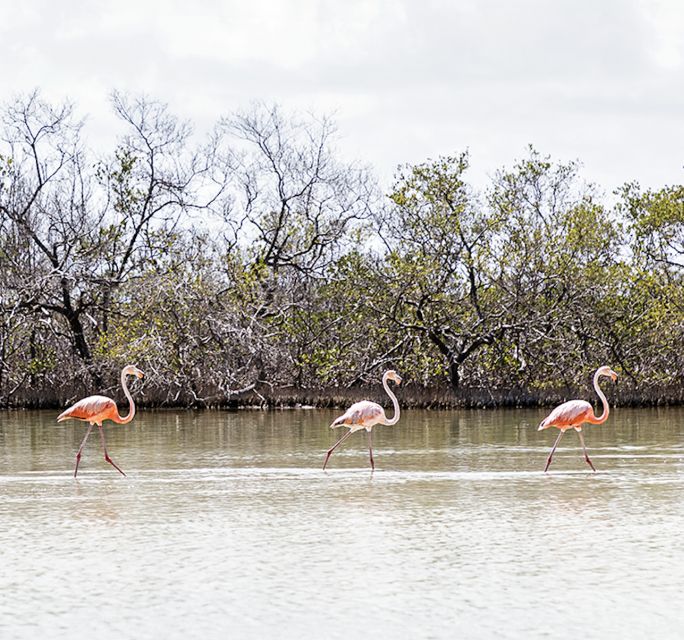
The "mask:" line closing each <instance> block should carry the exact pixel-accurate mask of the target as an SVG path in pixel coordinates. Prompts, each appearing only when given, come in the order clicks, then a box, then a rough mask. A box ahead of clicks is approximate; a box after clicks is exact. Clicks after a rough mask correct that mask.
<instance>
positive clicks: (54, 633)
mask: <svg viewBox="0 0 684 640" xmlns="http://www.w3.org/2000/svg"><path fill="white" fill-rule="evenodd" d="M57 413H58V412H56V411H55V412H18V413H0V638H2V639H3V640H9V639H10V638H70V639H74V638H95V637H97V638H117V639H122V638H136V639H140V638H165V639H166V638H212V639H213V638H222V639H223V638H268V637H272V638H361V637H372V638H456V637H461V638H577V637H581V638H618V637H619V638H645V637H650V638H681V637H683V636H684V605H682V590H683V586H684V411H683V410H681V409H669V410H638V411H636V410H627V409H617V410H615V412H614V413H612V414H611V417H610V420H609V422H608V423H607V424H605V425H603V426H600V427H589V428H588V429H587V431H586V440H587V445H588V447H589V452H590V455H591V457H592V459H593V461H594V464H595V466H596V468H597V469H598V473H596V474H594V473H592V472H591V470H590V469H589V467H588V466H587V465H586V463H585V462H584V460H583V459H582V457H581V455H580V449H579V443H578V440H577V437H576V435H575V434H574V433H572V434H571V433H568V434H566V436H565V438H564V440H563V441H562V444H563V445H564V446H562V447H561V448H559V451H558V454H557V457H556V459H555V461H554V464H553V465H552V467H551V470H550V473H548V474H546V475H544V474H543V473H542V469H543V467H544V462H545V459H546V455H547V453H548V450H549V448H550V446H551V444H552V442H553V439H554V437H555V433H556V432H555V430H552V431H546V432H537V431H536V425H537V424H538V422H539V421H540V419H541V417H543V415H544V412H543V411H501V412H493V411H492V412H474V411H459V412H420V411H414V412H410V411H409V412H406V413H405V414H404V415H403V416H402V419H401V422H400V423H399V425H398V426H396V427H385V428H379V429H378V430H377V431H376V433H375V438H374V440H375V458H376V465H377V470H376V472H375V473H374V474H372V475H371V473H370V471H369V468H368V457H367V449H366V447H365V442H366V440H365V435H364V434H362V433H359V434H355V435H354V436H353V437H351V438H349V440H348V441H347V443H345V445H343V448H341V449H340V450H339V453H335V454H334V455H333V457H332V458H331V461H330V465H329V467H328V471H327V472H323V471H321V468H320V467H321V464H322V461H323V456H324V453H325V450H326V449H327V448H328V447H329V446H330V445H331V444H332V443H333V442H334V439H335V438H336V437H337V436H338V435H341V432H340V431H335V432H332V431H330V430H329V429H327V426H326V425H327V424H329V423H330V421H331V419H332V417H333V416H334V415H335V413H334V412H332V411H306V410H301V411H286V412H275V413H263V412H251V411H244V412H238V413H216V412H207V413H201V414H196V413H190V412H178V413H175V412H147V411H143V412H142V413H140V414H139V415H138V416H137V417H136V419H135V420H134V422H133V423H132V424H130V425H128V426H123V427H116V426H110V427H108V428H107V429H106V433H107V436H108V448H109V452H110V455H111V456H112V458H113V459H114V460H115V461H116V462H117V463H118V464H119V465H120V466H121V467H122V468H123V469H124V470H125V471H126V472H127V473H128V477H127V478H124V477H122V476H120V475H119V474H118V473H117V472H116V471H115V470H114V469H113V468H112V467H110V466H109V465H107V464H106V463H105V462H104V460H103V459H102V455H101V453H100V451H99V439H98V437H97V434H94V435H93V436H92V437H91V440H90V442H89V444H88V447H87V448H86V451H85V454H84V457H83V459H82V461H81V469H80V471H79V478H78V480H76V481H75V480H74V479H73V478H72V475H71V474H72V469H73V461H74V454H75V451H76V449H77V448H78V445H79V443H80V440H81V438H82V437H83V433H84V425H83V424H82V423H62V424H60V425H57V424H56V423H55V418H56V416H57Z"/></svg>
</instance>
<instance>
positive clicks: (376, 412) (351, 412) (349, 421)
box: [323, 369, 401, 470]
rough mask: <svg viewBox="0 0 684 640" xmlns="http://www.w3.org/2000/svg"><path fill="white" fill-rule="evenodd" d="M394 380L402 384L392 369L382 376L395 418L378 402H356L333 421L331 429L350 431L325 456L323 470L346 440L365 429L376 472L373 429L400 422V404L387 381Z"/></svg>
mask: <svg viewBox="0 0 684 640" xmlns="http://www.w3.org/2000/svg"><path fill="white" fill-rule="evenodd" d="M388 380H392V381H393V382H395V383H396V384H401V377H400V376H399V374H398V373H397V372H396V371H393V370H392V369H390V370H389V371H385V375H383V376H382V386H383V387H384V388H385V391H386V392H387V395H388V396H389V397H390V398H391V399H392V404H393V405H394V416H393V417H392V419H391V420H390V419H388V418H387V416H386V415H385V410H384V409H383V408H382V407H381V406H380V405H379V404H377V403H376V402H370V401H369V400H362V401H361V402H356V403H355V404H353V405H352V406H351V407H349V409H347V410H346V411H345V412H344V413H343V414H342V415H341V416H340V417H339V418H336V419H335V420H333V423H332V424H331V425H330V428H331V429H336V428H337V427H349V431H347V433H345V434H344V435H343V436H342V437H341V438H340V439H339V440H338V441H337V442H336V443H335V444H334V445H333V446H332V447H331V448H330V449H328V453H327V454H326V455H325V462H324V463H323V469H324V470H325V467H326V465H327V464H328V460H329V458H330V456H331V455H332V452H333V451H335V449H337V447H339V446H340V445H341V444H342V442H344V440H346V439H347V438H348V437H349V436H350V435H351V434H352V433H354V432H355V431H361V429H365V430H366V432H367V433H368V451H369V453H370V463H371V469H373V470H375V461H374V460H373V442H372V435H371V429H372V428H373V426H374V425H376V424H386V425H393V424H397V422H399V415H400V412H399V402H398V401H397V397H396V396H395V395H394V394H393V393H392V392H391V391H390V388H389V386H388V385H387V381H388Z"/></svg>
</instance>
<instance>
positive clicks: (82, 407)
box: [57, 396, 120, 424]
mask: <svg viewBox="0 0 684 640" xmlns="http://www.w3.org/2000/svg"><path fill="white" fill-rule="evenodd" d="M119 417H120V416H119V410H118V409H117V407H116V402H114V400H112V399H111V398H108V397H107V396H88V397H87V398H83V400H79V401H78V402H77V403H76V404H74V405H71V406H70V407H69V408H68V409H67V410H66V411H63V412H62V413H60V414H59V416H58V417H57V422H62V421H64V420H69V419H72V418H73V419H75V420H83V421H84V422H90V423H91V424H98V423H101V422H102V421H103V420H112V421H113V422H116V421H117V418H119Z"/></svg>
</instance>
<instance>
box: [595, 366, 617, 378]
mask: <svg viewBox="0 0 684 640" xmlns="http://www.w3.org/2000/svg"><path fill="white" fill-rule="evenodd" d="M596 373H597V374H598V375H599V376H608V377H609V378H611V379H612V380H613V381H615V380H617V377H618V374H617V373H615V371H613V370H612V369H611V368H610V367H600V368H599V370H598V371H597V372H596Z"/></svg>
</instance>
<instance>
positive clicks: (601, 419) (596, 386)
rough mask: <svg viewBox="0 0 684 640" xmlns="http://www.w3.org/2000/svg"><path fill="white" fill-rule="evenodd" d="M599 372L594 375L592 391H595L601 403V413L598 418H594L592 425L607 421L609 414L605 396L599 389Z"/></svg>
mask: <svg viewBox="0 0 684 640" xmlns="http://www.w3.org/2000/svg"><path fill="white" fill-rule="evenodd" d="M599 377H600V375H599V372H598V371H597V372H596V373H595V374H594V389H595V390H596V395H598V397H599V398H601V402H602V403H603V413H602V414H601V415H600V416H599V417H598V418H594V420H592V422H593V423H594V424H602V423H603V422H605V421H606V420H608V414H610V407H609V406H608V400H606V396H605V395H604V393H603V391H601V387H599V384H598V382H599Z"/></svg>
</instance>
